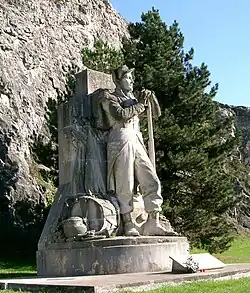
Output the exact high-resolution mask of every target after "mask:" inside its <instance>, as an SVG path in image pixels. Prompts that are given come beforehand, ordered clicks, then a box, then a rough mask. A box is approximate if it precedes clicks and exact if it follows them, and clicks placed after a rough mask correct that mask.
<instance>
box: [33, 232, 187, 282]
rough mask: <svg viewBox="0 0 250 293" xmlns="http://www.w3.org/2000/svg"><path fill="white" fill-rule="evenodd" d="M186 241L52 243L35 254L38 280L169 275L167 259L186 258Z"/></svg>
mask: <svg viewBox="0 0 250 293" xmlns="http://www.w3.org/2000/svg"><path fill="white" fill-rule="evenodd" d="M188 249H189V245H188V242H187V239H186V238H185V237H173V236H171V237H158V236H152V237H151V236H141V237H115V238H106V239H98V240H92V239H91V240H85V241H79V242H65V243H54V244H50V245H48V247H46V248H45V249H43V250H39V251H38V252H37V270H38V275H39V276H46V277H69V276H81V275H104V274H124V273H139V272H157V271H171V269H172V259H170V257H169V256H175V255H177V256H180V255H187V254H188Z"/></svg>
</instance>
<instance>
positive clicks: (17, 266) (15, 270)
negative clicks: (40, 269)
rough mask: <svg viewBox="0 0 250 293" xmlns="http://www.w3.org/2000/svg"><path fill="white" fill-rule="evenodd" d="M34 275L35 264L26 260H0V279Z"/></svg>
mask: <svg viewBox="0 0 250 293" xmlns="http://www.w3.org/2000/svg"><path fill="white" fill-rule="evenodd" d="M35 275H36V266H35V264H34V263H33V262H32V261H28V260H25V261H24V260H16V261H14V260H12V261H7V260H0V279H6V278H8V279H11V278H21V277H28V276H29V277H30V276H35Z"/></svg>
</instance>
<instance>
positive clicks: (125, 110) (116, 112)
mask: <svg viewBox="0 0 250 293" xmlns="http://www.w3.org/2000/svg"><path fill="white" fill-rule="evenodd" d="M109 111H110V114H111V115H112V116H113V117H114V118H117V119H119V120H124V121H127V120H129V119H131V118H133V117H134V116H136V115H140V114H141V113H143V112H144V111H145V106H144V105H143V104H142V103H140V102H136V103H135V104H134V105H131V106H128V107H122V105H121V104H120V103H119V102H118V101H117V100H116V99H110V100H109Z"/></svg>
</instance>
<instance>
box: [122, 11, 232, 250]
mask: <svg viewBox="0 0 250 293" xmlns="http://www.w3.org/2000/svg"><path fill="white" fill-rule="evenodd" d="M129 32H130V36H131V38H130V39H125V40H124V42H123V54H124V59H125V62H126V64H127V65H128V66H129V67H134V68H135V76H136V89H137V90H140V89H142V88H147V89H150V90H153V91H154V92H155V94H156V96H157V97H158V100H159V103H160V105H161V108H162V112H163V115H162V117H160V119H159V120H158V121H155V123H154V127H155V145H156V151H157V152H156V155H157V172H158V174H159V177H160V179H161V182H162V186H163V196H164V214H165V215H166V216H167V218H168V219H169V220H170V221H171V223H172V224H173V226H174V227H175V228H176V230H177V231H178V232H180V233H182V234H184V235H186V236H188V238H189V240H190V241H191V243H193V244H195V245H196V246H201V247H203V248H206V249H208V250H209V251H210V252H214V251H223V250H225V249H226V248H227V247H228V245H229V243H230V241H231V239H232V237H231V231H232V224H231V223H230V221H229V217H228V216H227V214H228V212H229V211H230V209H231V208H232V207H233V206H234V205H235V195H234V194H235V193H234V185H233V179H234V178H233V174H229V172H228V170H229V169H230V168H231V165H232V164H231V159H230V157H231V155H232V153H233V151H234V150H235V146H236V144H237V142H238V141H237V137H236V138H234V137H232V136H230V135H225V134H226V133H230V132H231V127H232V119H231V118H228V119H224V121H223V122H222V121H220V120H218V117H217V116H218V110H219V108H218V104H217V103H215V102H214V100H213V99H214V97H215V95H216V93H217V90H218V85H217V84H216V85H214V86H212V87H211V82H210V80H209V77H210V73H209V71H208V68H207V66H206V65H205V64H201V66H199V67H198V66H193V65H192V59H193V56H194V50H193V49H190V50H189V51H188V52H185V50H184V46H183V45H184V37H183V35H182V33H181V31H180V29H179V26H178V23H177V22H174V23H173V25H171V26H167V25H166V24H165V23H164V22H163V21H162V20H161V17H160V15H159V11H158V10H155V9H154V8H153V9H152V10H151V11H149V12H147V13H145V14H142V17H141V22H138V23H131V24H129ZM209 87H210V88H209ZM223 137H224V138H223Z"/></svg>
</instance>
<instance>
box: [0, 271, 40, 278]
mask: <svg viewBox="0 0 250 293" xmlns="http://www.w3.org/2000/svg"><path fill="white" fill-rule="evenodd" d="M36 276H37V274H36V272H34V273H0V279H14V278H21V279H22V278H29V277H36Z"/></svg>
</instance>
